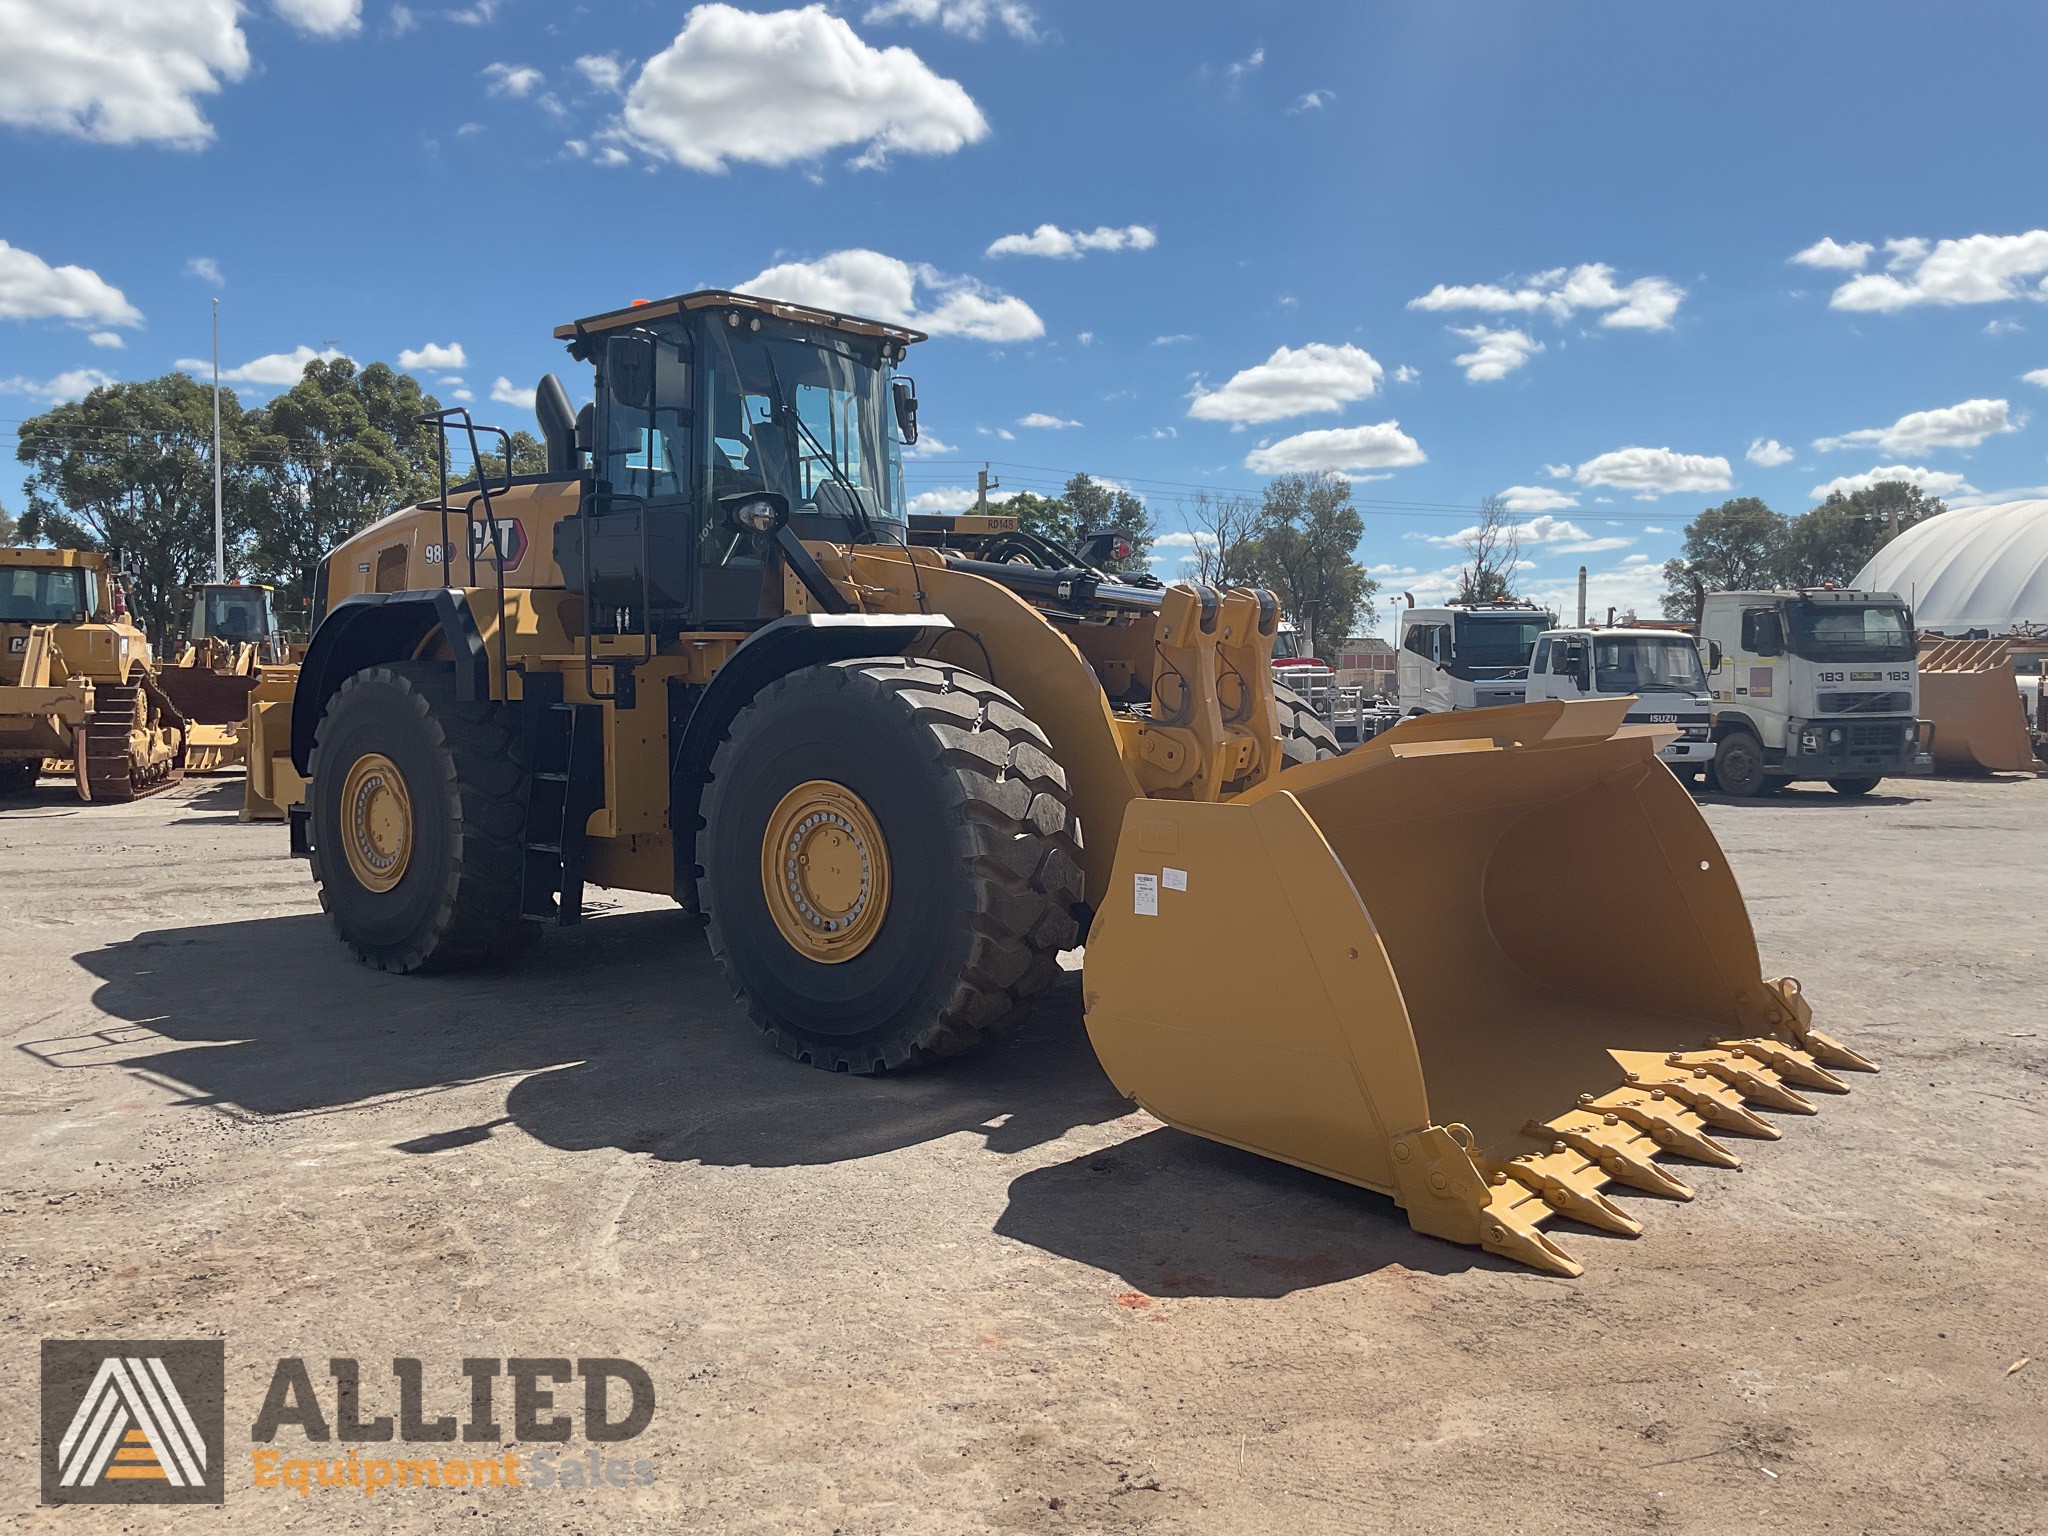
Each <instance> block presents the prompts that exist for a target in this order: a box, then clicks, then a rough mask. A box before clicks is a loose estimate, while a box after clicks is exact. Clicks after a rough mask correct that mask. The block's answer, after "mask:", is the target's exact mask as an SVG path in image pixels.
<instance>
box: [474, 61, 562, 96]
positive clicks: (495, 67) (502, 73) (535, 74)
mask: <svg viewBox="0 0 2048 1536" xmlns="http://www.w3.org/2000/svg"><path fill="white" fill-rule="evenodd" d="M480 73H481V74H482V75H483V77H484V78H485V79H486V80H488V81H490V82H491V83H490V86H489V90H490V93H491V94H492V95H493V96H515V97H518V96H531V95H532V94H533V93H534V92H535V91H537V90H539V89H540V87H541V85H542V84H543V83H545V81H546V80H547V76H546V75H544V74H542V73H541V72H540V71H539V70H537V69H535V68H534V67H533V66H532V65H531V64H486V65H485V66H484V67H483V69H482V70H481V71H480Z"/></svg>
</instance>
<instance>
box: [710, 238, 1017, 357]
mask: <svg viewBox="0 0 2048 1536" xmlns="http://www.w3.org/2000/svg"><path fill="white" fill-rule="evenodd" d="M739 287H740V291H741V292H743V293H753V294H759V295H761V296H763V297H764V298H777V299H787V300H789V301H790V302H791V303H793V304H809V305H812V306H814V307H816V308H818V309H831V310H837V311H839V312H840V313H842V314H851V315H865V316H867V317H868V318H869V319H872V320H885V321H888V322H889V323H891V324H894V325H908V326H913V327H915V328H916V329H918V330H921V331H929V332H930V333H931V334H932V335H934V336H967V337H971V338H972V339H974V340H976V341H1029V340H1031V339H1032V338H1033V337H1036V336H1042V335H1044V334H1045V322H1044V321H1042V320H1040V319H1039V318H1038V315H1037V313H1036V312H1035V311H1034V310H1033V309H1032V308H1031V306H1030V305H1029V304H1026V303H1025V302H1024V301H1023V300H1022V299H1019V298H1014V297H1012V296H1011V295H1009V294H1006V293H1003V292H1002V291H1000V290H999V289H995V288H989V287H987V286H985V285H983V284H981V283H978V282H976V281H975V280H974V279H973V278H970V277H948V276H946V275H945V274H943V273H941V272H939V271H938V270H937V269H936V268H933V267H929V266H926V265H924V264H923V263H917V264H912V263H910V262H907V261H898V260H897V259H896V258H895V257H893V256H884V255H882V254H881V253H880V252H879V251H863V250H852V251H834V252H832V254H831V255H829V256H821V257H819V258H818V259H817V260H816V261H788V262H784V263H782V264H781V265H780V266H774V267H770V268H769V269H768V270H767V271H765V272H760V273H756V274H755V275H754V276H753V277H752V278H750V279H748V280H747V281H746V282H744V283H741V284H740V285H739Z"/></svg>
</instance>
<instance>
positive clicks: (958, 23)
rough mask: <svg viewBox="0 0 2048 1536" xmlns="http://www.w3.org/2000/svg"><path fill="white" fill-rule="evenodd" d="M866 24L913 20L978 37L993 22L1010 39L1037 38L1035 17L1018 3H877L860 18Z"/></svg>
mask: <svg viewBox="0 0 2048 1536" xmlns="http://www.w3.org/2000/svg"><path fill="white" fill-rule="evenodd" d="M861 20H862V21H865V22H869V23H877V22H886V21H914V22H920V23H922V24H923V25H925V26H930V25H932V23H934V22H936V23H938V25H940V26H941V27H944V28H945V29H946V30H947V31H948V32H956V33H958V34H959V35H960V36H962V37H980V36H981V35H982V34H983V33H984V32H986V31H987V30H988V24H989V23H990V22H991V21H994V22H996V23H998V24H999V25H1001V27H1002V28H1003V30H1004V31H1006V32H1008V33H1009V34H1010V35H1011V36H1012V37H1021V38H1024V39H1026V40H1027V41H1028V40H1029V39H1032V38H1035V37H1036V36H1037V35H1038V28H1037V21H1038V17H1037V15H1036V13H1034V12H1033V11H1032V9H1031V7H1030V6H1028V5H1022V4H1019V3H1018V0H881V3H880V4H878V5H872V6H869V7H868V11H867V14H866V15H865V16H863V17H861Z"/></svg>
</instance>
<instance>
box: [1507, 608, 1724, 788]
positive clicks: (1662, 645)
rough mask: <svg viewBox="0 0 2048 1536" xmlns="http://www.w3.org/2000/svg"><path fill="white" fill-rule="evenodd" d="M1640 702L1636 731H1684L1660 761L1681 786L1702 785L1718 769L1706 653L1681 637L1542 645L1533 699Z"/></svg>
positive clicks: (1660, 632)
mask: <svg viewBox="0 0 2048 1536" xmlns="http://www.w3.org/2000/svg"><path fill="white" fill-rule="evenodd" d="M1627 694H1633V695H1634V696H1635V701H1636V702H1635V703H1634V704H1632V705H1630V706H1629V711H1628V714H1627V715H1626V716H1625V717H1624V718H1625V719H1626V721H1627V722H1628V723H1629V724H1630V725H1663V726H1670V727H1673V728H1675V729H1676V730H1677V731H1678V739H1677V740H1676V741H1672V742H1667V743H1665V745H1664V746H1663V747H1662V748H1660V749H1659V750H1658V753H1657V755H1658V756H1659V757H1661V758H1663V759H1664V761H1665V762H1666V763H1667V764H1669V765H1670V767H1671V771H1672V772H1673V773H1675V774H1677V775H1678V776H1679V777H1680V778H1681V779H1697V778H1699V777H1700V775H1701V774H1703V773H1705V772H1706V770H1707V767H1708V765H1709V764H1710V763H1711V762H1712V761H1713V757H1714V743H1713V740H1712V735H1713V700H1712V699H1711V698H1710V697H1709V695H1708V692H1707V674H1706V672H1705V670H1704V669H1702V668H1701V666H1700V652H1699V647H1698V645H1696V644H1695V643H1694V641H1693V638H1692V636H1691V635H1688V634H1686V633H1685V632H1684V631H1682V630H1676V629H1637V628H1634V627H1629V628H1622V629H1610V628H1603V627H1588V628H1580V629H1552V630H1546V631H1545V632H1544V633H1542V634H1540V635H1538V636H1537V637H1536V654H1535V656H1534V657H1533V658H1532V659H1531V661H1530V663H1529V681H1528V684H1527V693H1526V695H1525V696H1526V697H1527V698H1528V700H1529V702H1530V703H1532V704H1533V703H1535V702H1536V701H1537V700H1539V699H1612V698H1619V697H1621V696H1623V695H1627Z"/></svg>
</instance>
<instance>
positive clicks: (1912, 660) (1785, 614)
mask: <svg viewBox="0 0 2048 1536" xmlns="http://www.w3.org/2000/svg"><path fill="white" fill-rule="evenodd" d="M1700 644H1701V645H1702V647H1704V648H1705V650H1706V652H1707V664H1708V675H1709V684H1710V687H1711V690H1712V693H1713V700H1714V725H1713V734H1714V765H1713V769H1712V772H1711V775H1710V777H1711V780H1712V782H1713V783H1714V786H1715V787H1716V788H1718V789H1719V790H1720V791H1721V792H1722V793H1724V794H1730V795H1739V796H1750V795H1760V794H1772V793H1775V792H1776V791H1777V790H1779V789H1782V788H1783V787H1784V786H1785V785H1786V784H1789V783H1791V782H1792V781H1793V780H1795V779H1821V780H1825V781H1826V782H1827V783H1828V784H1829V785H1830V786H1831V787H1833V788H1834V789H1835V790H1836V791H1838V792H1839V793H1841V794H1845V795H1865V794H1868V793H1870V791H1871V790H1873V789H1875V788H1876V787H1877V785H1878V783H1879V781H1880V780H1881V779H1883V778H1884V777H1886V776H1887V775H1891V774H1913V773H1927V772H1929V771H1931V770H1932V768H1933V756H1932V750H1931V749H1932V744H1933V743H1932V732H1931V730H1930V729H1929V728H1928V725H1927V723H1926V722H1925V721H1923V720H1922V719H1921V718H1920V675H1919V667H1918V665H1917V648H1916V645H1915V640H1914V630H1913V613H1912V610H1911V609H1910V608H1908V607H1907V606H1906V604H1905V602H1904V601H1903V600H1901V599H1900V597H1899V596H1898V594H1897V593H1893V592H1859V591H1855V590H1853V589H1845V588H1836V587H1803V588H1799V589H1797V590H1785V591H1757V592H1710V593H1708V594H1707V597H1706V601H1705V603H1704V604H1703V605H1702V607H1701V609H1700Z"/></svg>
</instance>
